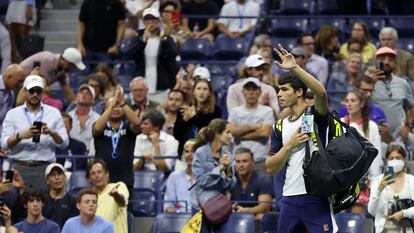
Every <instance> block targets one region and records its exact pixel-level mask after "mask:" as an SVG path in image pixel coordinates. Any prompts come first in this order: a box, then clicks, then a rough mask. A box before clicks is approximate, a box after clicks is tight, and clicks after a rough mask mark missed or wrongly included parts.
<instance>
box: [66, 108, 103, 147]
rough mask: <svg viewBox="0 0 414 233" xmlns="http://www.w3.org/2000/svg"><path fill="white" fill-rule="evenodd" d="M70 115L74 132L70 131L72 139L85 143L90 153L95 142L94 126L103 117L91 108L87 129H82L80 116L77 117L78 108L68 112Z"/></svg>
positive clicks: (86, 123)
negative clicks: (93, 141)
mask: <svg viewBox="0 0 414 233" xmlns="http://www.w3.org/2000/svg"><path fill="white" fill-rule="evenodd" d="M68 114H69V115H70V116H71V117H72V121H73V122H72V130H71V131H70V137H71V138H74V139H76V140H79V141H81V142H83V143H85V145H86V148H87V149H88V151H89V146H90V145H91V142H92V140H93V135H92V126H93V124H94V123H95V121H97V120H98V119H99V117H100V116H101V115H99V114H98V113H97V112H94V111H92V108H91V110H90V112H89V114H88V119H87V120H86V122H85V128H84V129H81V126H80V121H79V119H78V116H77V115H76V108H75V109H74V110H72V111H70V112H68Z"/></svg>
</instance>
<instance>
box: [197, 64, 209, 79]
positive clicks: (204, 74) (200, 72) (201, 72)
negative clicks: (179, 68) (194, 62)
mask: <svg viewBox="0 0 414 233" xmlns="http://www.w3.org/2000/svg"><path fill="white" fill-rule="evenodd" d="M197 76H198V77H200V78H203V79H207V80H208V81H210V71H209V70H208V69H207V68H206V67H202V66H200V67H197V68H195V69H194V72H193V77H197Z"/></svg>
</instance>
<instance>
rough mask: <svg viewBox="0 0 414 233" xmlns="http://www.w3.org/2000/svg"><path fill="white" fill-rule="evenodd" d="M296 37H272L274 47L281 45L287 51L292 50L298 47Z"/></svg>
mask: <svg viewBox="0 0 414 233" xmlns="http://www.w3.org/2000/svg"><path fill="white" fill-rule="evenodd" d="M296 40H297V39H296V37H289V38H285V37H272V46H273V47H275V48H277V45H278V44H281V45H282V46H283V47H284V48H285V49H287V50H291V49H293V48H294V47H296Z"/></svg>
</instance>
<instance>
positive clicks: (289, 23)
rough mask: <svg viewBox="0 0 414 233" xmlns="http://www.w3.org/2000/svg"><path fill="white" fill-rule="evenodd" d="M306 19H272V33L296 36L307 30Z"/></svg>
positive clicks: (277, 35)
mask: <svg viewBox="0 0 414 233" xmlns="http://www.w3.org/2000/svg"><path fill="white" fill-rule="evenodd" d="M307 27H308V20H307V19H286V18H284V19H273V20H272V33H273V35H274V36H276V37H298V36H299V35H300V34H302V33H304V32H306V31H307Z"/></svg>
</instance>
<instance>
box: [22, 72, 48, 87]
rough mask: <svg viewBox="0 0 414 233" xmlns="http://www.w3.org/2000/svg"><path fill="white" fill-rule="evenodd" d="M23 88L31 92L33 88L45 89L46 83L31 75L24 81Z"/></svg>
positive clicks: (40, 78)
mask: <svg viewBox="0 0 414 233" xmlns="http://www.w3.org/2000/svg"><path fill="white" fill-rule="evenodd" d="M23 87H24V88H25V89H26V90H30V89H32V88H33V87H40V88H42V89H43V88H44V87H45V81H44V80H43V78H42V77H40V76H39V75H29V76H27V77H26V79H25V80H24V83H23Z"/></svg>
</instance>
